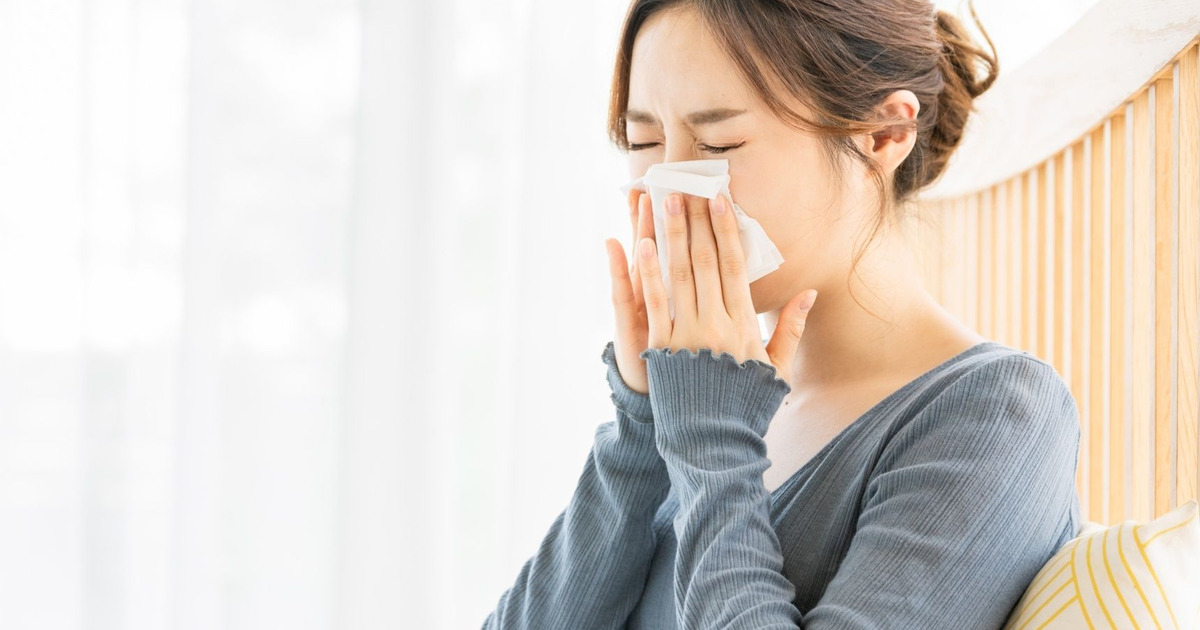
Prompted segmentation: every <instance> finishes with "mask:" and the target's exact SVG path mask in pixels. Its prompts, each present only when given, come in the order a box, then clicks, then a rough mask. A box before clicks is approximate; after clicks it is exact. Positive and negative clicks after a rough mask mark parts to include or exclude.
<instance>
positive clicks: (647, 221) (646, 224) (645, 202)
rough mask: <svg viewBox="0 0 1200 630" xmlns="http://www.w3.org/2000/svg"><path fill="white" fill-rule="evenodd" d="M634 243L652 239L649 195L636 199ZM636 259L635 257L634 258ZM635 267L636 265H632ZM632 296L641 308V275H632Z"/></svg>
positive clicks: (652, 212)
mask: <svg viewBox="0 0 1200 630" xmlns="http://www.w3.org/2000/svg"><path fill="white" fill-rule="evenodd" d="M635 230H636V232H635V234H634V240H633V242H634V243H637V242H638V241H640V240H642V239H643V238H654V209H653V207H652V206H651V205H650V195H647V194H645V193H642V195H641V197H639V198H638V220H637V224H636V225H635ZM635 258H636V256H635ZM634 264H635V265H636V263H634ZM633 294H634V296H635V297H636V298H637V302H638V306H639V308H640V307H641V306H642V304H643V302H642V274H640V273H638V274H634V277H633Z"/></svg>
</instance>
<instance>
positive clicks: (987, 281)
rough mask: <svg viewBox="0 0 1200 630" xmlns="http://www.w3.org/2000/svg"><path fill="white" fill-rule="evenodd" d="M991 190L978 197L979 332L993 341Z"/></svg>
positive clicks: (981, 192) (988, 189)
mask: <svg viewBox="0 0 1200 630" xmlns="http://www.w3.org/2000/svg"><path fill="white" fill-rule="evenodd" d="M991 190H992V189H991V188H987V189H984V190H982V191H980V192H979V194H978V195H977V196H978V197H979V201H978V203H979V229H978V234H979V285H978V286H979V289H978V291H979V296H978V302H979V332H980V334H982V335H983V336H984V337H987V338H989V339H993V338H994V337H995V334H996V330H995V328H993V327H992V321H993V320H992V302H993V301H994V296H995V293H994V290H993V288H994V286H995V284H994V283H993V282H992V278H993V276H992V268H993V266H992V258H993V257H992V250H993V249H994V247H993V246H992V245H993V242H994V239H993V238H992V236H993V235H994V234H995V233H996V232H995V225H994V224H993V223H992V209H991V204H990V203H989V202H988V201H989V199H990V196H991V195H990V193H991Z"/></svg>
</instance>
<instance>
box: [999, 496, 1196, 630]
mask: <svg viewBox="0 0 1200 630" xmlns="http://www.w3.org/2000/svg"><path fill="white" fill-rule="evenodd" d="M1198 512H1200V510H1198V509H1197V504H1196V501H1195V500H1194V499H1193V500H1191V501H1188V502H1187V503H1184V504H1182V505H1180V506H1179V507H1177V508H1175V509H1174V510H1171V511H1170V512H1167V513H1166V514H1163V515H1162V516H1160V517H1158V518H1156V519H1154V520H1153V521H1150V522H1149V523H1137V522H1135V521H1132V520H1127V521H1125V522H1123V523H1121V524H1119V525H1113V526H1111V527H1109V526H1105V525H1102V524H1100V523H1096V522H1094V521H1087V522H1085V523H1084V524H1083V527H1081V528H1080V530H1079V534H1078V535H1077V536H1076V537H1075V538H1072V539H1071V540H1070V541H1068V542H1067V543H1066V544H1064V545H1063V546H1062V548H1060V549H1059V550H1058V551H1057V552H1056V553H1055V554H1054V556H1053V557H1051V558H1050V561H1049V562H1047V563H1046V565H1045V566H1043V567H1042V569H1041V570H1040V571H1038V574H1037V575H1036V576H1035V577H1034V578H1033V583H1031V584H1030V585H1029V588H1027V589H1026V590H1025V594H1024V595H1023V596H1022V597H1021V600H1020V601H1018V602H1017V605H1016V606H1015V607H1014V608H1013V611H1012V613H1010V615H1009V618H1008V623H1007V624H1005V626H1004V630H1036V629H1039V628H1050V629H1061V628H1130V629H1133V628H1146V629H1158V628H1161V629H1163V630H1198V629H1200V515H1198Z"/></svg>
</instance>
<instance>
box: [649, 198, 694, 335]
mask: <svg viewBox="0 0 1200 630" xmlns="http://www.w3.org/2000/svg"><path fill="white" fill-rule="evenodd" d="M684 197H685V196H684V194H683V193H677V192H673V193H671V194H670V195H669V196H667V268H668V269H670V270H671V280H670V282H671V298H672V300H674V302H675V317H676V318H678V317H679V316H680V315H683V316H684V317H685V318H686V319H685V320H684V321H694V320H695V319H696V283H695V281H694V280H693V276H692V256H691V251H690V250H689V247H688V218H687V207H686V201H685V199H684ZM676 203H678V205H676ZM656 241H657V239H656Z"/></svg>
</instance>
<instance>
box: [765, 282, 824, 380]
mask: <svg viewBox="0 0 1200 630" xmlns="http://www.w3.org/2000/svg"><path fill="white" fill-rule="evenodd" d="M810 294H811V299H812V300H816V298H817V291H816V290H815V289H809V290H808V291H804V292H803V293H801V294H799V295H797V296H796V297H794V298H792V300H791V301H790V302H788V303H787V305H786V306H784V307H783V310H782V311H781V312H780V317H779V321H778V323H776V325H775V331H774V332H773V333H771V340H770V341H768V342H767V356H768V357H770V359H771V363H772V364H773V365H774V366H775V367H776V370H777V371H778V373H779V374H778V376H779V378H782V379H784V380H788V379H789V378H790V377H791V375H792V361H793V360H794V359H795V357H796V349H797V348H799V347H800V338H801V337H803V336H804V328H805V326H806V325H807V324H808V314H809V312H811V309H812V305H813V302H812V301H809V299H808V298H809V295H810Z"/></svg>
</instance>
